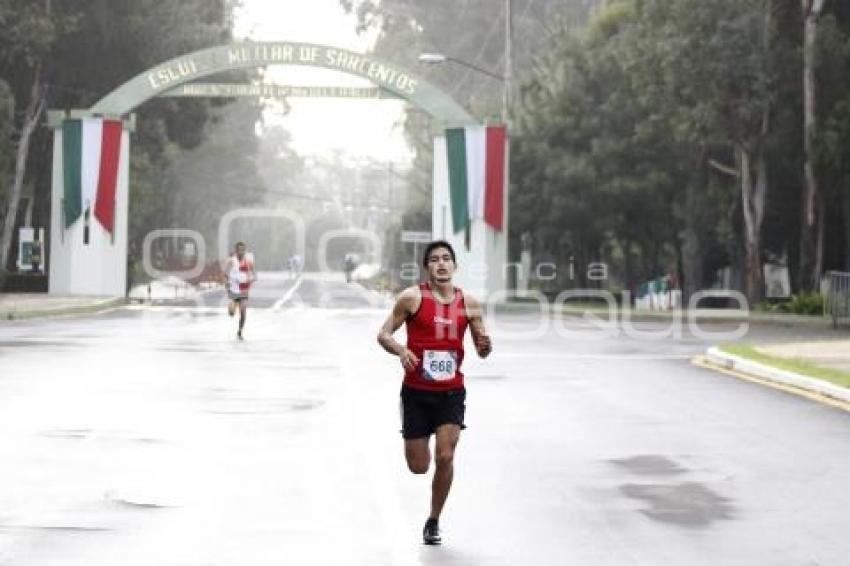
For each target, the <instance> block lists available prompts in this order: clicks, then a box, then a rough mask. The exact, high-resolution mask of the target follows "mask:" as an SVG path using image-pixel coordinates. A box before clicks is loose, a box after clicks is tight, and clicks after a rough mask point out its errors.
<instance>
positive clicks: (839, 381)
mask: <svg viewBox="0 0 850 566" xmlns="http://www.w3.org/2000/svg"><path fill="white" fill-rule="evenodd" d="M720 349H721V350H723V351H724V352H726V353H727V354H732V355H733V356H740V357H742V358H746V359H748V360H752V361H754V362H758V363H760V364H764V365H767V366H770V367H773V368H776V369H781V370H786V371H792V372H794V373H799V374H801V375H805V376H806V377H813V378H815V379H822V380H823V381H828V382H830V383H833V384H835V385H840V386H842V387H850V373H848V372H846V371H841V370H837V369H832V368H825V367H821V366H817V365H814V364H812V363H809V362H807V361H804V360H800V359H796V358H794V359H789V358H780V357H777V356H771V355H768V354H764V353H762V352H759V351H758V350H756V349H755V348H754V347H753V346H749V345H747V344H727V345H725V346H721V347H720Z"/></svg>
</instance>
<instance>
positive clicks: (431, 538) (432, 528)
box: [422, 519, 443, 544]
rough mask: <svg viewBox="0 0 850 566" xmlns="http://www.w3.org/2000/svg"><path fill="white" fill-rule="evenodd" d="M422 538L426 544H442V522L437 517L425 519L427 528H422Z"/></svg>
mask: <svg viewBox="0 0 850 566" xmlns="http://www.w3.org/2000/svg"><path fill="white" fill-rule="evenodd" d="M422 540H424V541H425V544H440V543H441V542H443V540H442V539H441V538H440V524H439V523H438V522H437V519H428V520H427V521H425V528H424V529H422Z"/></svg>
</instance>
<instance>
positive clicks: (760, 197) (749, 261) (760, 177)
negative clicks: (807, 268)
mask: <svg viewBox="0 0 850 566" xmlns="http://www.w3.org/2000/svg"><path fill="white" fill-rule="evenodd" d="M735 159H736V160H737V162H738V169H739V170H740V172H741V204H742V209H743V213H744V249H745V253H746V256H745V259H744V284H745V290H746V295H747V300H749V301H750V304H751V305H753V304H755V303H758V302H759V301H761V300H762V299H763V298H764V273H763V272H762V265H761V225H762V221H763V220H764V201H765V196H766V194H767V160H766V158H765V155H764V149H763V148H762V147H761V146H760V145H759V146H758V147H757V149H756V150H754V151H751V150H750V149H748V148H747V147H745V146H744V145H743V144H738V146H737V147H736V148H735Z"/></svg>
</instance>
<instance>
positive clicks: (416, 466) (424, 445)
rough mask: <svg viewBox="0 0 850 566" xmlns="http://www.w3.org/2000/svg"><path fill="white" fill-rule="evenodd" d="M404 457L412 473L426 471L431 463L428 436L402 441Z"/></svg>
mask: <svg viewBox="0 0 850 566" xmlns="http://www.w3.org/2000/svg"><path fill="white" fill-rule="evenodd" d="M404 458H405V460H407V467H408V469H410V471H411V472H413V473H414V474H424V473H427V472H428V467H429V466H430V465H431V450H430V449H429V448H428V438H427V437H425V438H410V439H406V440H405V441H404Z"/></svg>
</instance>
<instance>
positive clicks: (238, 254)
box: [236, 246, 245, 259]
mask: <svg viewBox="0 0 850 566" xmlns="http://www.w3.org/2000/svg"><path fill="white" fill-rule="evenodd" d="M244 255H245V246H236V257H238V258H239V259H242V256H244Z"/></svg>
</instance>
